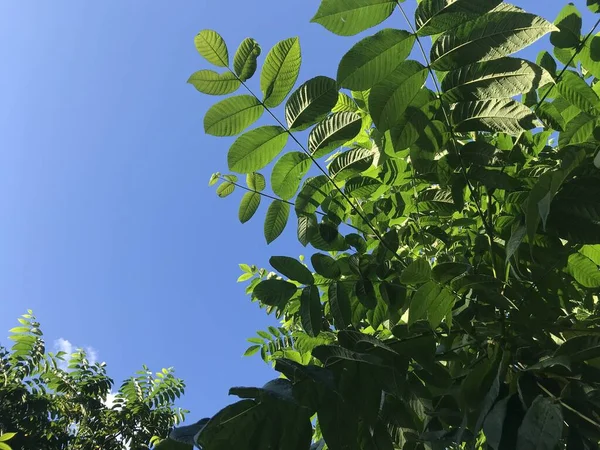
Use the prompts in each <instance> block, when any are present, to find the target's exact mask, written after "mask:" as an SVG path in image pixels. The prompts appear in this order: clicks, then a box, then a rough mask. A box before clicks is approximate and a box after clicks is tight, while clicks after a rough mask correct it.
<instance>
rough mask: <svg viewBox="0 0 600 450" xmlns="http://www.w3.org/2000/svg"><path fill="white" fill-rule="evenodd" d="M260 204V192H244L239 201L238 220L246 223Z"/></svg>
mask: <svg viewBox="0 0 600 450" xmlns="http://www.w3.org/2000/svg"><path fill="white" fill-rule="evenodd" d="M259 206H260V194H258V193H256V192H246V193H245V194H244V196H243V197H242V200H241V202H240V210H239V212H238V218H239V219H240V222H242V223H246V222H248V221H249V220H250V219H252V216H254V214H255V213H256V210H257V209H258V207H259Z"/></svg>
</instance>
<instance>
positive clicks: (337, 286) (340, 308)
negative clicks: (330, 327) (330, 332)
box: [328, 281, 352, 330]
mask: <svg viewBox="0 0 600 450" xmlns="http://www.w3.org/2000/svg"><path fill="white" fill-rule="evenodd" d="M328 298H329V307H330V308H331V315H332V316H333V324H334V325H335V328H336V329H338V330H343V329H345V328H348V326H350V325H351V323H352V306H351V303H350V296H349V293H348V291H347V287H346V286H345V284H344V282H342V281H337V282H335V283H332V284H330V285H329V290H328Z"/></svg>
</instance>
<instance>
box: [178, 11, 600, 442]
mask: <svg viewBox="0 0 600 450" xmlns="http://www.w3.org/2000/svg"><path fill="white" fill-rule="evenodd" d="M417 3H418V5H417V7H416V12H415V15H414V20H411V19H409V16H408V14H407V13H406V11H405V10H404V7H403V5H402V4H401V2H398V1H395V0H352V1H350V0H322V3H321V5H320V8H319V10H318V11H317V13H316V15H315V16H314V18H313V22H316V23H319V24H320V25H322V26H324V27H325V28H327V29H328V30H329V31H331V32H333V33H335V34H338V35H342V36H350V35H355V34H357V33H359V32H362V31H364V30H367V29H368V28H371V27H373V26H376V25H379V24H380V23H383V22H384V21H386V20H387V19H388V18H389V17H390V16H391V15H392V14H393V13H394V12H397V13H398V14H395V15H394V16H393V19H392V20H393V21H389V22H386V23H389V24H391V26H394V25H397V24H398V23H399V21H400V20H402V19H403V18H404V19H405V22H406V26H407V29H406V30H401V29H393V28H385V29H381V30H379V31H377V32H376V33H375V34H373V35H371V36H368V37H366V38H364V39H362V40H361V41H359V42H358V43H357V44H356V45H354V46H353V47H352V48H350V50H349V51H348V52H347V53H346V54H345V55H344V56H343V57H342V59H341V61H340V63H339V67H338V71H337V76H336V78H335V79H333V78H330V77H327V76H318V77H315V78H312V79H310V80H308V81H306V82H305V83H304V84H302V85H301V86H300V87H298V88H297V89H296V90H295V91H293V92H292V90H293V88H294V85H295V83H296V80H297V77H298V73H299V69H300V63H301V50H300V42H299V40H298V39H297V38H290V39H286V40H283V41H281V42H279V43H277V44H276V45H275V46H274V47H273V48H272V49H271V50H270V51H269V52H268V54H267V55H266V57H265V59H264V63H263V66H262V69H261V72H260V83H259V87H260V91H261V96H260V97H259V96H257V95H255V94H254V91H253V89H254V88H253V87H252V86H251V82H252V77H253V75H254V74H255V72H256V70H257V59H258V57H259V55H260V54H261V48H260V46H259V44H258V43H257V42H256V41H255V40H254V39H251V38H247V39H245V40H244V41H243V42H242V43H241V45H240V46H239V48H238V49H237V51H236V52H235V55H234V57H233V62H232V63H231V61H230V57H229V53H228V48H227V45H226V43H225V41H224V40H223V38H222V37H221V36H220V35H219V34H218V33H216V32H215V31H212V30H204V31H202V32H200V33H199V34H198V35H197V36H196V39H195V43H196V47H197V49H198V51H199V52H200V54H201V55H202V56H203V57H204V58H205V59H206V60H207V61H208V62H209V63H211V64H213V65H214V66H217V67H218V68H221V69H225V70H224V71H222V72H216V71H213V70H200V71H199V72H196V73H194V74H193V75H192V76H191V77H190V79H189V82H190V83H191V84H192V85H193V86H194V87H195V88H196V89H197V90H198V91H200V92H202V93H205V94H210V95H226V94H231V93H234V92H235V91H237V90H238V89H239V88H244V89H245V90H246V91H247V94H243V95H234V96H230V97H228V98H226V99H225V100H222V101H220V102H219V103H217V104H216V105H214V106H213V107H212V108H210V110H209V111H208V112H207V113H206V116H205V119H204V127H205V131H206V132H207V133H208V134H211V135H215V136H236V135H238V134H240V133H243V134H241V135H240V136H239V137H237V138H236V139H235V141H234V142H233V144H232V145H231V147H230V148H229V152H228V153H227V164H228V167H229V170H230V171H231V172H233V173H230V174H223V175H222V174H220V173H217V174H215V175H213V177H212V178H211V181H210V184H211V185H212V184H216V183H218V182H220V184H219V186H218V187H217V194H218V195H219V196H220V197H226V196H228V195H230V194H231V193H233V192H234V190H235V189H236V188H237V189H243V190H245V191H246V193H245V194H244V195H243V197H242V200H241V204H240V209H239V219H240V221H241V222H246V221H248V220H250V219H251V218H252V216H253V215H254V214H255V213H256V211H257V210H258V208H259V205H260V203H261V201H262V200H264V199H265V198H268V200H269V201H270V205H269V207H268V210H267V212H266V219H265V225H264V232H265V238H266V241H267V243H269V242H271V241H272V240H274V239H276V238H277V237H278V236H279V235H280V234H281V232H282V231H283V230H284V228H285V226H286V224H287V223H288V220H289V215H290V209H291V208H293V209H294V211H295V214H296V217H297V233H298V240H299V241H300V243H301V244H302V245H303V246H308V245H310V246H311V247H313V248H314V249H315V251H316V252H315V253H314V254H312V256H311V257H310V262H311V266H312V269H311V268H309V266H307V265H306V264H304V263H303V260H302V258H301V259H300V260H298V259H295V258H291V257H288V256H273V257H272V258H271V259H270V264H271V266H272V268H273V269H274V270H276V271H277V272H278V274H277V273H275V272H270V271H269V269H257V268H255V267H249V266H246V265H242V268H243V270H244V274H243V275H242V277H241V279H242V280H250V281H249V286H248V289H247V292H248V294H250V295H251V296H252V298H253V300H255V301H257V302H258V304H259V305H260V306H261V307H264V308H266V311H267V312H268V313H269V314H271V313H272V314H275V315H276V316H277V317H278V318H280V319H281V327H280V328H277V329H276V328H271V329H269V332H266V331H261V332H259V337H258V338H251V339H250V341H251V342H252V344H253V345H252V346H251V347H250V348H249V349H248V351H247V354H252V353H256V352H258V351H260V352H261V354H262V356H263V358H264V359H265V360H266V361H268V362H271V363H274V366H275V369H276V370H277V371H279V372H280V373H281V375H282V378H279V379H277V380H275V381H274V382H271V383H268V384H267V385H266V386H264V387H263V388H233V389H232V390H231V393H232V394H234V395H237V396H239V397H241V400H240V401H238V402H237V403H234V404H232V405H230V406H228V407H226V408H224V409H223V410H221V411H220V412H218V413H217V414H216V415H215V416H214V417H212V418H211V419H210V420H209V421H208V423H202V424H199V425H198V426H197V427H196V430H195V433H188V434H190V436H193V439H190V440H188V442H189V444H196V445H198V446H200V447H202V448H203V449H204V450H221V449H223V450H224V449H230V448H236V449H238V450H240V449H248V450H251V449H252V450H254V449H286V450H289V449H298V450H301V449H308V448H309V447H311V444H312V448H314V449H323V448H329V449H330V450H342V449H364V450H366V449H378V450H381V449H385V450H388V449H389V450H391V449H449V448H478V449H488V448H491V449H511V450H512V449H518V450H525V449H534V448H535V449H555V448H565V447H566V448H568V449H592V448H598V443H599V442H600V359H599V358H600V332H599V328H598V311H599V304H598V293H599V289H600V271H599V267H598V266H599V264H600V170H599V168H600V156H598V153H597V152H598V147H599V144H600V141H599V138H600V136H599V135H598V128H597V126H598V124H599V112H600V98H599V96H598V92H600V83H599V82H598V80H599V79H600V51H599V49H600V36H594V32H595V29H596V27H597V26H598V22H597V23H596V26H594V28H593V29H592V31H591V32H589V33H588V34H587V35H585V36H582V33H581V26H582V18H581V14H580V12H579V11H578V10H577V8H576V7H575V6H574V5H572V4H569V5H567V6H566V7H565V8H564V10H563V11H562V12H561V14H560V15H559V17H558V18H557V20H556V22H555V24H552V23H550V22H548V21H546V20H544V19H542V18H541V17H538V16H536V15H533V14H529V13H527V12H525V11H523V10H522V9H520V8H518V7H516V6H513V5H510V4H507V3H503V2H501V1H500V0H421V1H419V2H417ZM587 5H588V7H589V8H590V9H591V11H592V12H595V13H597V12H599V11H600V3H599V2H598V0H587ZM599 22H600V21H599ZM547 33H551V35H550V41H551V43H552V44H553V46H554V49H553V54H554V57H553V56H552V55H551V54H550V53H548V52H546V51H544V52H542V53H540V55H539V57H538V60H537V63H533V62H530V61H527V60H524V59H522V58H518V57H511V56H510V55H511V54H513V53H515V52H517V51H519V50H521V49H523V48H525V47H527V46H529V45H530V44H532V43H533V42H534V41H536V40H538V39H539V38H541V37H542V36H544V35H545V34H547ZM429 37H430V38H431V39H429ZM320 57H322V58H325V57H329V55H320ZM417 58H418V59H420V60H417ZM559 63H560V64H562V67H559ZM290 93H291V95H289V94H290ZM248 94H249V95H248ZM284 101H285V107H284V109H283V111H282V113H281V114H279V113H278V111H277V109H276V108H277V107H279V106H280V105H281V104H283V103H284ZM265 113H266V115H267V116H268V117H269V119H270V120H271V121H272V124H270V125H263V126H259V127H257V128H254V129H252V130H250V131H245V130H246V128H248V127H249V126H251V125H252V124H253V123H255V122H256V121H257V120H258V119H259V118H261V117H262V116H263V114H265ZM303 130H307V131H309V133H308V141H307V143H305V141H304V138H303V137H302V135H300V134H299V133H298V132H301V131H303ZM288 142H293V147H294V150H298V151H287V152H285V153H283V154H282V155H280V153H281V152H282V151H283V150H284V149H285V148H286V145H287V144H288ZM325 158H326V159H325ZM594 158H595V164H594ZM273 162H274V164H273V165H271V163H273ZM261 170H270V172H271V175H270V191H266V187H267V182H266V179H265V177H264V176H263V175H262V174H261V173H259V171H261ZM239 174H242V175H245V176H246V182H245V183H243V182H241V181H240V180H239V179H238V175H239ZM307 175H311V176H308V177H307ZM194 435H195V436H194Z"/></svg>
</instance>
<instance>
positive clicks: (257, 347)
mask: <svg viewBox="0 0 600 450" xmlns="http://www.w3.org/2000/svg"><path fill="white" fill-rule="evenodd" d="M260 348H261V346H260V345H251V346H250V347H248V348H247V349H246V351H245V352H244V356H252V355H255V354H256V353H257V352H258V351H259V350H260Z"/></svg>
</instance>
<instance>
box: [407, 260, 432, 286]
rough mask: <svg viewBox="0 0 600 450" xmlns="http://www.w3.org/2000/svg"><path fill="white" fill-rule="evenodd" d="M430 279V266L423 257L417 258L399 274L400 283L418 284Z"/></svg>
mask: <svg viewBox="0 0 600 450" xmlns="http://www.w3.org/2000/svg"><path fill="white" fill-rule="evenodd" d="M430 280H431V266H430V265H429V263H428V262H427V260H426V259H425V258H419V259H416V260H415V261H413V262H412V263H410V264H409V265H408V267H407V268H406V269H404V270H403V271H402V274H401V275H400V283H403V284H420V283H426V282H428V281H430Z"/></svg>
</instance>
